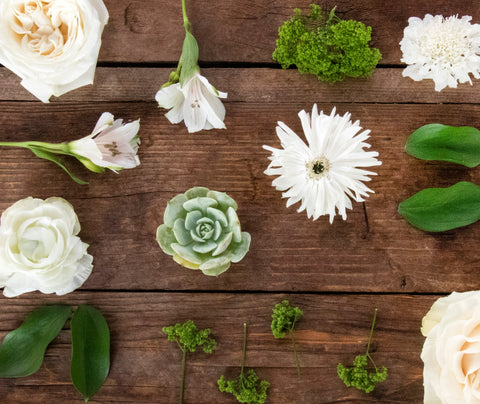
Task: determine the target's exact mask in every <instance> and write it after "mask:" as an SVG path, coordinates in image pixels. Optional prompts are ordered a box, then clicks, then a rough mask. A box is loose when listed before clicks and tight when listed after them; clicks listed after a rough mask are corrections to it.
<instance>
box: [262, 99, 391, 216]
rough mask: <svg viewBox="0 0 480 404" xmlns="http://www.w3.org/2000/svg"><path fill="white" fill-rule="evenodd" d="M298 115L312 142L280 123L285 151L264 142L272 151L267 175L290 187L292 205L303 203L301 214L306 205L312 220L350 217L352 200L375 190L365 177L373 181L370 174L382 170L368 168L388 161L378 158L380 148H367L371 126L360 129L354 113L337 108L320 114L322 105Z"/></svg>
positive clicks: (286, 189) (287, 194)
mask: <svg viewBox="0 0 480 404" xmlns="http://www.w3.org/2000/svg"><path fill="white" fill-rule="evenodd" d="M298 115H299V117H300V120H301V122H302V127H303V132H304V133H305V137H306V138H307V142H308V145H306V144H305V143H304V142H303V140H302V139H300V137H298V136H297V135H296V134H295V133H294V132H293V131H292V130H291V129H290V128H289V127H288V126H287V125H285V124H284V123H283V122H278V126H277V136H278V138H279V139H280V142H281V145H282V147H283V149H275V148H273V147H270V146H263V148H264V149H266V150H269V151H271V152H272V155H271V156H270V157H269V159H270V160H271V163H270V164H269V166H268V169H267V170H265V174H267V175H278V176H279V177H278V178H276V179H275V180H273V182H272V185H273V186H275V187H276V189H277V190H279V191H284V192H283V194H282V196H283V198H288V201H287V208H288V207H289V206H291V205H293V204H295V203H297V202H301V205H300V208H299V209H298V212H301V211H303V210H305V209H306V211H307V216H308V218H311V217H313V220H316V219H318V218H319V217H320V216H322V215H329V216H330V223H332V222H333V218H334V216H335V215H336V214H337V211H338V213H339V214H340V215H341V216H342V219H343V220H345V219H346V218H347V213H346V209H352V201H351V199H353V200H355V201H356V202H363V201H364V199H363V198H364V197H367V196H368V193H369V192H372V193H373V191H372V190H371V189H370V188H368V187H367V186H366V185H365V184H364V183H363V181H370V178H369V177H368V176H369V175H376V173H374V172H371V171H367V170H364V167H371V166H378V165H380V164H382V163H381V161H378V160H377V159H376V157H377V156H378V153H377V152H373V151H372V152H367V151H365V150H364V149H365V148H369V147H370V145H369V144H368V143H366V142H365V140H367V139H368V138H369V133H370V130H364V131H363V132H361V133H358V132H359V131H360V130H361V129H362V127H361V126H360V125H359V121H356V122H354V123H352V121H351V120H350V114H349V113H346V114H345V115H344V116H340V115H336V114H335V108H333V110H332V113H331V114H330V115H325V114H324V113H323V111H321V112H320V115H319V114H318V111H317V105H316V104H315V105H314V106H313V111H312V117H311V118H310V115H309V114H308V113H306V112H305V111H303V110H302V111H300V113H299V114H298Z"/></svg>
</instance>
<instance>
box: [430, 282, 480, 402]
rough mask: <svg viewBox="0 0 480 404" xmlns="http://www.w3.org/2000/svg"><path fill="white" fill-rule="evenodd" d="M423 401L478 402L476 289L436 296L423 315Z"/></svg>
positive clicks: (479, 302) (479, 307)
mask: <svg viewBox="0 0 480 404" xmlns="http://www.w3.org/2000/svg"><path fill="white" fill-rule="evenodd" d="M422 334H423V335H424V336H425V337H426V339H425V343H424V345H423V350H422V355H421V358H422V360H423V362H424V368H423V385H424V388H425V394H424V401H423V402H424V403H425V404H453V403H455V404H456V403H462V404H480V291H478V290H477V291H472V292H464V293H456V292H453V293H452V294H451V295H449V296H447V297H442V298H440V299H438V300H437V301H436V302H435V303H434V304H433V305H432V307H431V309H430V311H429V312H428V313H427V315H426V316H425V317H424V318H423V321H422Z"/></svg>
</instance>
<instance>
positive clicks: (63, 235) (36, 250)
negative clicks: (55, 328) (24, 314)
mask: <svg viewBox="0 0 480 404" xmlns="http://www.w3.org/2000/svg"><path fill="white" fill-rule="evenodd" d="M79 231H80V224H79V222H78V218H77V216H76V214H75V212H74V210H73V207H72V205H70V204H69V203H68V202H67V201H65V200H64V199H62V198H49V199H47V200H45V201H44V200H41V199H34V198H31V197H30V198H26V199H22V200H20V201H18V202H16V203H15V204H13V205H12V206H10V207H9V208H8V209H7V210H5V212H4V213H3V214H2V217H1V224H0V287H4V291H3V293H4V295H5V296H7V297H13V296H18V295H20V294H22V293H27V292H31V291H34V290H39V291H40V292H42V293H56V294H57V295H62V294H65V293H69V292H72V291H73V290H75V289H76V288H78V287H80V286H81V285H82V284H83V283H84V282H85V280H86V279H87V278H88V276H89V275H90V273H91V271H92V268H93V265H92V261H93V258H92V256H91V255H89V254H88V253H87V247H88V244H86V243H84V242H82V241H81V240H80V238H78V237H77V234H78V233H79Z"/></svg>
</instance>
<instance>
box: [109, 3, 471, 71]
mask: <svg viewBox="0 0 480 404" xmlns="http://www.w3.org/2000/svg"><path fill="white" fill-rule="evenodd" d="M310 3H312V1H311V0H269V1H267V0H248V1H234V0H228V1H221V2H219V1H210V0H195V1H187V11H188V15H189V19H190V21H191V23H192V31H193V34H194V35H195V37H196V39H197V41H198V43H199V47H200V60H201V61H202V62H206V63H208V62H249V63H273V61H272V53H273V51H274V49H275V41H276V39H277V37H278V27H279V26H280V25H282V24H283V23H284V22H285V21H286V20H287V19H289V18H290V17H291V16H292V15H293V10H294V9H295V8H297V7H298V8H300V9H303V10H308V9H309V5H310ZM316 3H319V4H321V5H322V6H324V7H325V8H326V9H328V10H330V9H331V8H333V7H334V6H336V7H337V11H338V14H339V15H340V16H341V17H342V18H344V19H356V20H359V21H362V22H363V23H364V24H366V25H369V26H371V27H372V42H371V43H372V46H375V47H377V48H379V49H380V51H381V52H382V55H383V58H382V60H381V62H380V63H382V64H399V63H400V59H401V52H400V47H399V45H398V43H399V42H400V40H401V39H402V37H403V29H404V28H405V26H407V24H408V18H409V17H411V16H417V17H421V18H423V17H424V15H425V14H427V13H430V14H432V15H436V14H443V15H444V16H450V15H454V14H461V15H471V16H473V20H474V21H478V20H479V19H480V10H479V8H478V6H477V5H476V3H475V2H472V1H468V0H453V1H447V0H436V1H431V2H428V1H418V0H404V1H401V2H399V1H396V0H384V1H382V2H378V1H376V0H362V1H355V2H352V1H349V0H339V1H331V0H328V1H327V0H322V1H321V2H316ZM105 4H106V5H107V8H108V10H109V12H110V21H109V24H108V25H107V26H106V28H105V32H104V35H103V45H102V48H101V52H100V60H101V61H109V62H125V61H128V62H136V63H137V62H154V63H156V62H175V63H176V62H177V61H178V58H179V56H180V51H181V48H182V42H183V37H184V31H183V27H182V15H181V2H180V0H178V1H170V0H106V1H105Z"/></svg>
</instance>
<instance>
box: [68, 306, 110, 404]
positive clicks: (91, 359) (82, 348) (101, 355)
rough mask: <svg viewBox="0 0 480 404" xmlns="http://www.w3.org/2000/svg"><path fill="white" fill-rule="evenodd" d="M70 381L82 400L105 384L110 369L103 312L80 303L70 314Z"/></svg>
mask: <svg viewBox="0 0 480 404" xmlns="http://www.w3.org/2000/svg"><path fill="white" fill-rule="evenodd" d="M70 327H71V329H72V364H71V368H70V372H71V377H72V382H73V385H74V386H75V388H76V389H77V390H78V391H79V392H80V393H81V394H82V395H83V397H84V398H85V402H87V401H88V400H89V399H90V397H92V396H93V395H94V394H95V393H96V392H97V391H98V390H99V389H100V387H102V386H103V383H105V380H106V379H107V376H108V372H109V371H110V330H109V328H108V324H107V321H106V320H105V318H104V317H103V315H102V313H100V312H99V311H98V310H96V309H95V308H93V307H90V306H86V305H80V306H78V308H77V310H76V311H75V313H74V314H73V317H72V321H71V324H70Z"/></svg>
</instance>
